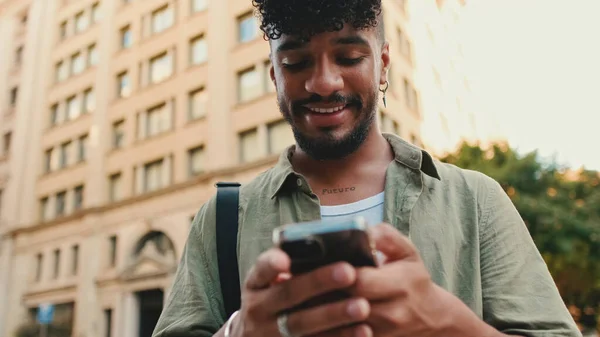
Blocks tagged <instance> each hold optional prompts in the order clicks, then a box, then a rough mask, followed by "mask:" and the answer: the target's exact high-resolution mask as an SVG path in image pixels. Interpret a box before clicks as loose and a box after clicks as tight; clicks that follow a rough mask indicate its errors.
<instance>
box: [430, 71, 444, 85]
mask: <svg viewBox="0 0 600 337" xmlns="http://www.w3.org/2000/svg"><path fill="white" fill-rule="evenodd" d="M432 71H433V79H434V80H435V85H436V86H437V87H438V89H442V77H441V76H440V73H439V72H438V71H437V69H436V68H435V67H434V68H432Z"/></svg>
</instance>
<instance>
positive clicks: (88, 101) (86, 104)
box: [83, 88, 96, 113]
mask: <svg viewBox="0 0 600 337" xmlns="http://www.w3.org/2000/svg"><path fill="white" fill-rule="evenodd" d="M94 110H96V96H95V95H94V89H92V88H90V89H87V90H86V91H84V93H83V112H84V113H90V112H93V111H94Z"/></svg>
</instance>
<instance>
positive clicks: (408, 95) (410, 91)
mask: <svg viewBox="0 0 600 337" xmlns="http://www.w3.org/2000/svg"><path fill="white" fill-rule="evenodd" d="M404 99H405V100H406V106H407V107H408V108H410V109H412V110H418V101H417V91H416V90H415V88H414V87H413V86H412V84H411V83H410V82H409V81H408V79H404Z"/></svg>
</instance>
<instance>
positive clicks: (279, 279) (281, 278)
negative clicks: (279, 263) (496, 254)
mask: <svg viewBox="0 0 600 337" xmlns="http://www.w3.org/2000/svg"><path fill="white" fill-rule="evenodd" d="M291 278H292V274H290V273H281V274H279V275H277V278H276V279H275V281H273V282H272V283H271V285H274V284H277V283H281V282H284V281H287V280H289V279H291Z"/></svg>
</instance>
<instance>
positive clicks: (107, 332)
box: [104, 309, 112, 337]
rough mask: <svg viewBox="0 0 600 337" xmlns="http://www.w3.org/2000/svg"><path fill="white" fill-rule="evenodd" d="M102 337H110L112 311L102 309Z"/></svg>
mask: <svg viewBox="0 0 600 337" xmlns="http://www.w3.org/2000/svg"><path fill="white" fill-rule="evenodd" d="M104 336H105V337H112V309H104Z"/></svg>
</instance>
